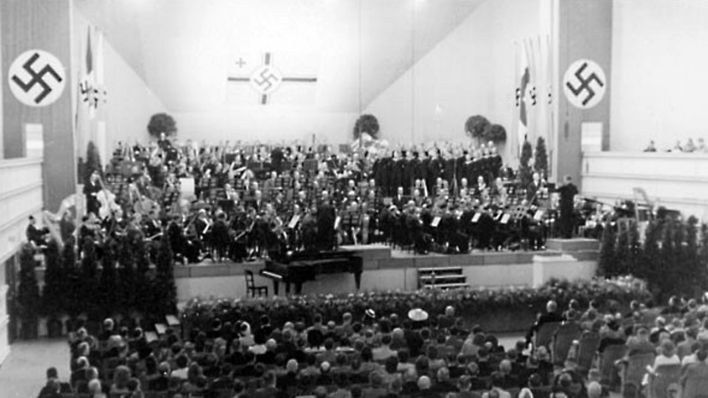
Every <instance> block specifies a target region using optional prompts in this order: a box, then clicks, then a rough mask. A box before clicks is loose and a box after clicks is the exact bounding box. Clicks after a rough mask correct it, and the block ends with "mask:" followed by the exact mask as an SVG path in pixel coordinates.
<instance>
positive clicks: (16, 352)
mask: <svg viewBox="0 0 708 398" xmlns="http://www.w3.org/2000/svg"><path fill="white" fill-rule="evenodd" d="M11 347H12V348H11V350H12V351H10V355H9V356H8V357H7V359H5V361H4V362H3V363H2V366H0V396H2V397H3V398H33V397H36V396H37V394H38V393H39V390H40V389H41V388H42V386H43V385H44V381H45V372H46V370H47V368H48V367H50V366H54V367H56V368H57V370H58V371H59V377H60V378H61V379H62V380H68V379H69V346H68V345H67V343H66V339H64V338H62V339H51V340H49V339H39V340H33V341H16V342H15V343H13V344H12V346H11Z"/></svg>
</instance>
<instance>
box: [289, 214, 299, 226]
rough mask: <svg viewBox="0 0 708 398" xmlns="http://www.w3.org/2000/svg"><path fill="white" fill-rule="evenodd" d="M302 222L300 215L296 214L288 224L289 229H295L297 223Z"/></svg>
mask: <svg viewBox="0 0 708 398" xmlns="http://www.w3.org/2000/svg"><path fill="white" fill-rule="evenodd" d="M299 221H300V215H299V214H296V215H294V216H293V218H291V219H290V222H289V223H288V228H290V229H294V228H295V226H297V223H298V222H299Z"/></svg>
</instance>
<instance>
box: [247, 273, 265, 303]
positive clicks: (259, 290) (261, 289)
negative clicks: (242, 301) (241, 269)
mask: <svg viewBox="0 0 708 398" xmlns="http://www.w3.org/2000/svg"><path fill="white" fill-rule="evenodd" d="M245 275H246V290H247V291H248V295H249V296H250V297H256V295H258V297H261V296H262V295H265V296H266V297H267V296H268V286H256V283H255V281H254V279H253V271H251V270H246V274H245Z"/></svg>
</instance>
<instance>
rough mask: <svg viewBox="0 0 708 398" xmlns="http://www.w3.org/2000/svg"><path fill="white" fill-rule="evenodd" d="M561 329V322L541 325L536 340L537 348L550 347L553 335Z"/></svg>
mask: <svg viewBox="0 0 708 398" xmlns="http://www.w3.org/2000/svg"><path fill="white" fill-rule="evenodd" d="M559 327H560V322H548V323H544V324H543V325H541V326H540V327H539V328H538V330H537V331H536V339H535V340H534V343H535V346H536V347H541V346H544V347H548V346H549V345H550V344H551V342H552V341H553V335H554V334H555V333H556V330H558V328H559Z"/></svg>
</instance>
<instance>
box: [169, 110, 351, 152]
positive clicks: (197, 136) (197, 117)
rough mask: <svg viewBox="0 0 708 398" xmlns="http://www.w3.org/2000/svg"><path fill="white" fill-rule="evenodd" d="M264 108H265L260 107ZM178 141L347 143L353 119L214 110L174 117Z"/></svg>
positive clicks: (310, 113) (306, 113)
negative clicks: (314, 141) (314, 138)
mask: <svg viewBox="0 0 708 398" xmlns="http://www.w3.org/2000/svg"><path fill="white" fill-rule="evenodd" d="M264 108H265V107H264ZM173 116H174V118H175V120H176V121H177V128H178V130H179V131H178V137H179V139H180V140H184V139H188V138H189V139H192V140H195V141H199V142H200V141H202V140H205V142H207V143H218V142H220V141H226V140H230V141H231V142H235V141H238V140H241V141H248V142H256V141H260V142H271V143H272V142H281V141H286V142H291V141H293V140H300V141H303V142H307V143H309V142H311V140H312V135H313V134H315V135H316V139H317V141H318V142H326V143H328V144H335V145H336V144H340V143H345V142H348V141H349V140H351V132H352V128H353V127H354V122H355V121H356V117H357V115H356V114H355V113H345V112H331V113H328V112H322V111H318V110H309V109H305V108H304V109H302V110H296V109H293V110H283V109H280V108H273V109H254V110H232V111H226V110H214V111H206V112H190V113H174V114H173Z"/></svg>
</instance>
